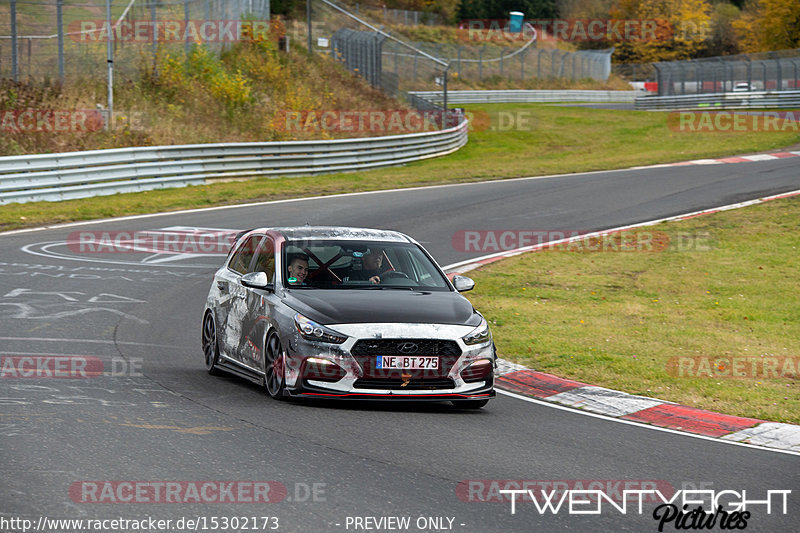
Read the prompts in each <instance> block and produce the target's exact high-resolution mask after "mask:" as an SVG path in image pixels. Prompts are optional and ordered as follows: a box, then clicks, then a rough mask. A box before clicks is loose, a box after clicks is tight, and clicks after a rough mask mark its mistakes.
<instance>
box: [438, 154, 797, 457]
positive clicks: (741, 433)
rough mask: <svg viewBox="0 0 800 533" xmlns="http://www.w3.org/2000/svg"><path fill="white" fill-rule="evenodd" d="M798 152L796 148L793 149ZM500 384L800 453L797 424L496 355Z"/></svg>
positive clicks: (478, 261)
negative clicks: (600, 383)
mask: <svg viewBox="0 0 800 533" xmlns="http://www.w3.org/2000/svg"><path fill="white" fill-rule="evenodd" d="M796 154H797V155H800V152H796ZM798 195H800V190H797V191H792V192H788V193H784V194H778V195H774V196H768V197H765V198H758V199H756V200H750V201H747V202H740V203H737V204H731V205H726V206H721V207H715V208H713V209H706V210H703V211H696V212H693V213H686V214H683V215H678V216H674V217H669V218H662V219H658V220H651V221H647V222H643V223H639V224H635V225H630V226H623V227H619V228H612V229H608V230H604V231H599V232H596V233H593V234H591V235H598V236H599V235H606V234H610V233H616V232H619V231H623V230H627V229H632V228H638V227H645V226H652V225H654V224H659V223H661V222H666V221H675V220H686V219H690V218H694V217H697V216H701V215H707V214H711V213H718V212H720V211H728V210H730V209H738V208H741V207H746V206H749V205H755V204H760V203H763V202H767V201H770V200H777V199H779V198H789V197H792V196H798ZM585 237H586V236H585V235H582V236H576V237H571V238H567V239H561V240H558V241H552V242H548V243H542V244H536V245H533V246H526V247H523V248H516V249H514V250H508V251H504V252H499V253H495V254H491V255H487V256H484V257H478V258H475V259H470V260H468V261H462V262H460V263H454V264H452V265H447V266H445V267H444V270H445V271H446V272H447V273H448V275H450V276H454V275H457V274H462V273H464V272H468V271H470V270H473V269H475V268H478V267H481V266H483V265H486V264H489V263H493V262H495V261H499V260H501V259H506V258H508V257H512V256H515V255H519V254H522V253H527V252H535V251H538V250H541V249H543V248H547V247H550V246H554V245H556V244H561V243H566V242H572V241H575V240H577V239H582V238H585ZM497 376H498V378H497V380H496V385H497V386H498V388H501V389H504V390H507V391H510V392H513V393H517V394H520V395H523V396H527V397H532V398H537V399H539V400H544V401H546V402H552V403H557V404H560V405H564V406H568V407H573V408H577V409H580V410H583V411H588V412H590V413H595V414H599V415H604V416H610V417H615V418H619V419H622V420H627V421H631V422H638V423H644V424H648V425H652V426H657V427H661V428H667V429H670V430H677V431H683V432H686V433H690V434H693V435H702V436H704V437H714V438H720V439H724V440H728V441H733V442H739V443H746V444H753V445H759V446H765V447H769V448H775V449H779V450H787V451H791V452H800V426H798V425H794V424H783V423H777V422H768V421H766V420H759V419H757V418H745V417H740V416H733V415H724V414H719V413H714V412H711V411H706V410H704V409H698V408H695V407H687V406H685V405H679V404H676V403H673V402H668V401H665V400H659V399H657V398H649V397H646V396H636V395H633V394H628V393H626V392H622V391H616V390H612V389H606V388H603V387H595V386H592V385H589V384H586V383H581V382H579V381H572V380H569V379H564V378H560V377H558V376H553V375H551V374H546V373H544V372H537V371H535V370H531V369H529V368H526V367H524V366H522V365H519V364H517V363H513V362H511V361H506V360H503V359H499V360H498V361H497Z"/></svg>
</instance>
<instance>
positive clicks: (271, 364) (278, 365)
mask: <svg viewBox="0 0 800 533" xmlns="http://www.w3.org/2000/svg"><path fill="white" fill-rule="evenodd" d="M285 377H286V372H285V369H284V357H283V347H282V346H281V340H280V339H279V338H278V335H277V334H276V333H272V334H271V335H270V336H269V338H268V339H267V346H266V349H265V350H264V388H265V389H267V394H269V395H270V397H272V398H274V399H276V400H281V399H283V392H284V389H285V388H286V379H285Z"/></svg>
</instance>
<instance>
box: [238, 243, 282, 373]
mask: <svg viewBox="0 0 800 533" xmlns="http://www.w3.org/2000/svg"><path fill="white" fill-rule="evenodd" d="M275 248H276V246H275V241H274V239H273V238H272V237H271V236H269V235H267V236H266V237H264V240H262V241H261V244H260V245H259V247H258V249H257V250H256V254H255V257H254V258H253V261H252V263H251V264H250V268H249V269H248V271H249V272H264V273H266V275H267V279H268V280H269V281H270V283H272V284H273V286H274V284H275V275H276V273H275V264H276V256H275ZM243 288H244V290H245V297H244V298H243V300H242V302H243V304H244V310H243V317H244V318H243V323H242V331H243V333H244V334H243V336H242V343H241V344H240V346H239V349H240V358H241V361H242V362H243V363H244V364H246V365H247V366H249V367H251V368H255V369H257V370H263V369H264V346H265V344H266V342H265V341H266V338H265V335H266V332H267V329H268V326H269V323H270V320H271V318H270V317H272V313H273V310H274V308H275V305H276V303H277V302H278V298H277V296H276V295H275V292H274V291H271V290H263V289H254V288H252V287H243Z"/></svg>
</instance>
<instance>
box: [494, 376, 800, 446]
mask: <svg viewBox="0 0 800 533" xmlns="http://www.w3.org/2000/svg"><path fill="white" fill-rule="evenodd" d="M497 393H498V394H502V395H503V396H509V397H511V398H514V399H516V400H522V401H525V402H530V403H535V404H537V405H542V406H544V407H551V408H553V409H559V410H561V411H567V412H570V413H573V414H578V415H583V416H590V417H592V418H600V419H602V420H607V421H609V422H617V423H619V424H626V425H629V426H637V427H641V428H645V429H652V430H654V431H663V432H665V433H672V434H673V435H682V436H684V437H691V438H693V439H702V440H708V441H712V442H718V443H720V444H729V445H734V446H744V447H745V448H751V449H754V450H760V451H766V452H775V453H785V454H787V455H795V456H798V457H800V452H793V451H791V450H782V449H780V448H767V447H765V446H757V445H755V444H747V443H746V442H736V441H730V440H722V439H721V438H717V437H707V436H706V435H697V434H696V433H687V432H685V431H678V430H677V429H670V428H662V427H659V426H651V425H650V424H643V423H642V422H636V421H634V420H625V419H624V418H613V417H610V416H605V415H599V414H595V413H589V412H586V411H581V410H580V409H575V408H574V407H564V406H562V405H558V404H555V403H548V402H547V401H545V400H539V399H538V398H529V397H528V396H522V395H520V394H515V393H513V392H509V391H506V390H502V389H497Z"/></svg>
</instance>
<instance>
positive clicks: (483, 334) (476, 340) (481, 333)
mask: <svg viewBox="0 0 800 533" xmlns="http://www.w3.org/2000/svg"><path fill="white" fill-rule="evenodd" d="M461 340H463V341H464V344H483V343H484V342H489V341H490V340H492V332H491V331H489V323H488V322H486V319H485V318H483V317H481V323H480V324H478V327H477V328H475V329H473V330H472V331H470V332H469V335H465V336H464V337H462V338H461Z"/></svg>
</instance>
